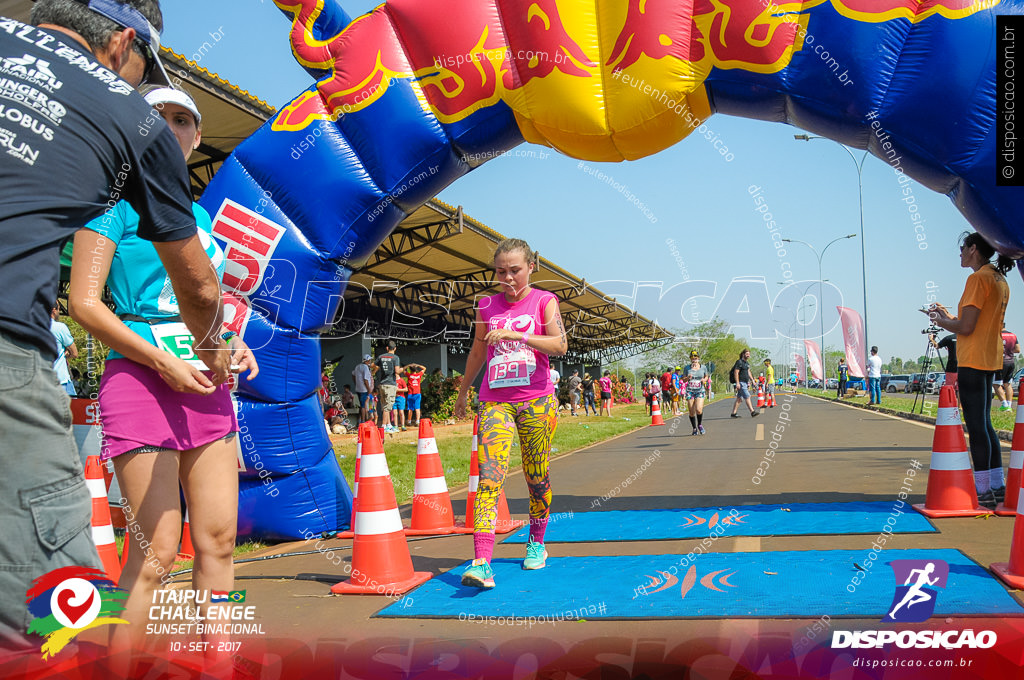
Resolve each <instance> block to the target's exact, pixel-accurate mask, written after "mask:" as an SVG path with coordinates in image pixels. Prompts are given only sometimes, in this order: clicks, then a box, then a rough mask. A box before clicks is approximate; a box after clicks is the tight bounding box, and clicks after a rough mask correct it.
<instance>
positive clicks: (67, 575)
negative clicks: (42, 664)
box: [25, 567, 128, 659]
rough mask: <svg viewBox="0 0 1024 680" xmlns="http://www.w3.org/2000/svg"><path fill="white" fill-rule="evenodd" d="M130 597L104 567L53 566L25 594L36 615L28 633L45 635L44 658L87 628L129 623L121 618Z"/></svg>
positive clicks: (30, 608) (29, 608)
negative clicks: (125, 602)
mask: <svg viewBox="0 0 1024 680" xmlns="http://www.w3.org/2000/svg"><path fill="white" fill-rule="evenodd" d="M127 597H128V591H126V590H122V589H120V588H118V587H117V586H115V585H114V583H113V582H112V581H111V580H110V578H108V577H107V575H106V574H105V573H104V572H103V570H102V569H92V568H89V567H62V568H60V569H54V570H53V571H51V572H49V573H48V574H44V575H43V576H40V577H39V578H37V579H36V580H35V581H33V582H32V587H31V588H29V590H28V592H27V593H26V595H25V599H26V602H27V603H28V611H29V613H30V614H31V615H32V616H33V620H32V623H30V624H29V627H28V632H29V633H35V634H36V635H42V636H43V637H44V638H45V639H44V640H43V644H42V647H41V649H42V652H43V658H44V659H46V658H48V657H52V656H55V655H56V654H58V653H59V652H60V651H61V650H62V649H64V647H65V646H66V645H67V644H68V643H69V642H71V640H73V639H74V638H75V636H77V635H78V634H79V633H81V632H82V631H84V630H89V629H90V628H97V627H99V626H106V625H109V624H114V623H128V622H127V621H125V620H124V619H122V618H119V617H120V614H121V612H122V611H123V610H124V600H125V599H126V598H127Z"/></svg>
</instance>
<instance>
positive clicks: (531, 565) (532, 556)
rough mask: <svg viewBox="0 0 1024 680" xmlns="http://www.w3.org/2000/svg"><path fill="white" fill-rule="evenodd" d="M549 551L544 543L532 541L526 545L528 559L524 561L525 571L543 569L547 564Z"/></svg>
mask: <svg viewBox="0 0 1024 680" xmlns="http://www.w3.org/2000/svg"><path fill="white" fill-rule="evenodd" d="M547 559H548V549H547V548H545V547H544V544H543V543H537V542H536V541H530V542H529V543H527V544H526V559H525V560H523V569H543V568H544V565H545V564H546V563H547Z"/></svg>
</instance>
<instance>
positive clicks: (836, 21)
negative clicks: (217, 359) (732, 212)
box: [202, 0, 1024, 539]
mask: <svg viewBox="0 0 1024 680" xmlns="http://www.w3.org/2000/svg"><path fill="white" fill-rule="evenodd" d="M276 4H277V5H278V7H279V8H280V9H281V10H282V11H283V12H284V13H285V14H286V15H287V16H288V17H289V18H290V19H291V21H292V24H291V33H290V37H291V44H292V50H293V52H294V55H295V57H296V59H298V61H299V62H300V63H301V64H302V65H303V67H305V68H306V69H307V70H308V71H309V73H310V74H312V75H313V76H314V78H316V79H317V82H316V83H315V84H314V85H313V86H311V87H310V88H309V89H308V90H306V91H305V92H302V93H301V94H299V96H297V97H296V98H295V99H294V100H292V101H291V102H290V103H288V104H287V105H286V106H284V107H283V108H281V110H280V111H279V113H278V114H277V115H276V117H274V118H273V119H272V120H270V121H268V122H267V123H266V124H265V125H264V126H263V127H262V128H260V129H259V130H258V131H257V132H256V133H254V134H253V135H252V136H251V137H250V138H249V139H247V140H246V141H245V142H243V143H242V144H241V145H239V146H238V147H237V149H236V150H235V151H234V153H233V154H232V155H231V157H230V158H229V159H228V160H227V161H226V162H225V163H224V165H223V167H222V168H221V170H220V172H218V173H217V175H216V176H215V177H214V178H213V180H212V181H211V183H210V185H209V187H208V188H207V190H206V193H205V195H204V196H203V199H202V203H203V205H204V207H205V208H206V209H207V210H209V212H210V214H211V215H214V233H215V235H216V237H217V238H218V239H220V241H221V242H222V244H223V245H224V246H225V251H226V253H227V258H228V267H227V272H226V274H225V277H224V281H225V286H226V287H227V288H230V289H231V291H232V293H233V297H232V298H231V300H232V304H233V307H234V312H235V313H234V324H235V328H236V330H237V331H238V332H240V333H242V334H243V335H244V337H245V340H246V342H248V343H249V345H250V346H251V347H253V348H255V349H256V352H257V356H258V358H259V360H260V368H261V370H260V374H259V376H258V377H257V378H256V379H255V380H253V381H252V382H247V381H242V384H241V385H240V386H239V388H238V403H239V416H240V425H241V427H242V437H241V438H240V439H241V443H242V450H243V456H244V459H245V464H246V469H247V470H246V472H243V473H242V482H241V491H240V507H239V533H240V534H241V535H250V536H261V537H264V538H269V539H274V538H298V537H300V536H301V535H302V532H303V531H311V532H314V533H317V532H321V531H333V530H336V529H341V528H344V527H346V526H347V524H348V521H349V515H350V506H351V494H350V492H349V490H348V486H347V484H346V482H345V480H344V478H343V477H342V475H341V472H340V470H339V468H338V465H337V462H336V460H335V457H334V453H333V451H332V448H331V444H330V442H329V440H328V438H327V436H326V432H325V429H324V426H323V419H322V414H321V412H320V408H319V404H318V401H317V397H316V394H315V392H316V390H317V389H318V388H319V386H320V349H319V343H318V342H317V337H318V334H319V333H320V332H321V331H322V330H324V329H325V328H326V327H328V326H329V325H330V324H331V322H332V320H333V319H334V318H335V315H336V313H337V311H338V308H339V304H340V303H341V301H342V295H343V293H344V291H345V288H346V282H347V281H348V279H349V277H350V275H351V274H352V272H353V270H356V269H358V268H359V267H360V266H361V265H362V264H363V263H364V262H365V261H366V260H367V258H368V257H369V256H370V255H371V253H373V251H374V250H375V249H376V248H377V247H378V245H379V244H381V242H382V241H383V240H384V238H385V237H386V236H387V235H388V234H389V233H390V232H391V231H392V230H393V229H394V228H395V226H396V225H397V224H398V223H399V222H400V221H401V220H402V219H403V218H404V217H405V216H406V215H408V214H409V213H411V212H412V211H413V210H415V209H416V208H417V207H418V206H420V205H421V204H422V203H424V202H425V201H426V200H427V199H429V198H431V197H432V196H434V195H435V194H437V193H438V192H439V191H440V190H441V189H443V188H444V187H446V186H447V185H449V184H450V183H452V182H453V181H455V180H456V179H457V178H459V177H460V176H462V175H464V174H466V173H468V172H470V171H471V170H474V169H475V168H476V167H477V166H479V165H482V164H483V162H484V161H485V160H487V159H490V158H494V157H496V156H497V155H499V154H500V153H502V152H504V151H507V150H509V149H511V148H513V147H515V146H516V145H518V144H521V143H523V142H524V141H525V142H531V143H534V144H543V145H546V146H550V147H553V148H555V149H557V150H559V151H561V152H562V153H565V154H568V155H570V156H573V157H576V158H580V159H586V160H592V161H621V160H633V159H638V158H642V157H644V156H647V155H650V154H654V153H656V152H658V151H660V150H662V149H665V148H667V147H669V146H670V145H672V144H675V143H676V142H678V141H680V140H682V139H683V138H685V137H686V136H687V135H688V134H690V133H691V132H694V131H700V126H701V125H702V124H703V121H704V120H706V119H707V118H708V117H709V116H711V115H712V114H713V113H724V114H730V115H736V116H744V117H747V118H756V119H759V120H769V121H778V122H781V123H789V124H790V125H793V126H795V127H798V128H800V129H802V130H806V131H809V132H812V133H814V134H818V135H822V136H825V137H829V138H831V139H835V140H837V141H840V142H842V143H844V144H847V145H850V146H853V147H857V148H861V149H869V150H870V151H871V153H872V154H873V155H875V156H877V157H878V158H880V159H882V160H884V161H886V162H888V163H891V164H892V165H893V167H894V168H897V169H898V170H902V172H904V173H905V174H906V175H907V176H909V177H912V178H913V179H915V180H917V181H918V182H920V183H922V184H924V185H925V186H927V187H930V188H932V189H934V190H935V191H939V192H942V193H944V194H946V195H948V196H949V197H950V199H952V201H953V202H954V204H955V205H956V207H957V208H958V209H959V210H960V211H961V212H962V213H963V215H964V216H965V217H966V218H967V220H968V221H969V222H970V223H971V224H972V225H974V227H975V228H976V229H977V230H978V231H979V232H981V233H982V234H983V235H984V236H985V237H986V238H988V239H989V240H990V241H991V242H992V243H993V244H995V245H996V246H997V247H998V249H999V250H1000V251H1001V252H1003V253H1005V254H1007V255H1010V256H1013V257H1020V256H1024V230H1022V229H1021V228H1020V226H1019V225H1020V222H1019V220H1020V218H1019V215H1020V214H1021V213H1022V209H1024V189H1021V188H1017V187H999V186H997V185H996V166H997V144H996V82H997V81H996V66H997V35H996V30H997V26H996V16H997V15H998V14H1021V13H1022V9H1024V0H1016V1H1013V2H1008V1H1005V0H1004V1H1002V2H1000V1H999V0H807V1H806V2H782V3H780V4H776V3H775V2H772V1H770V0H692V1H691V2H681V1H676V0H576V1H574V2H569V1H568V0H472V1H470V0H392V1H391V2H388V3H387V4H386V5H381V6H379V7H377V8H376V9H375V10H373V11H372V12H371V13H369V14H366V15H364V16H361V17H359V18H357V19H355V20H352V19H350V17H349V16H348V15H346V14H345V12H344V10H343V9H342V6H341V4H340V3H339V2H337V1H336V0H276Z"/></svg>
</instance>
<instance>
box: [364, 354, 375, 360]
mask: <svg viewBox="0 0 1024 680" xmlns="http://www.w3.org/2000/svg"><path fill="white" fill-rule="evenodd" d="M363 361H373V356H371V355H369V354H364V355H363Z"/></svg>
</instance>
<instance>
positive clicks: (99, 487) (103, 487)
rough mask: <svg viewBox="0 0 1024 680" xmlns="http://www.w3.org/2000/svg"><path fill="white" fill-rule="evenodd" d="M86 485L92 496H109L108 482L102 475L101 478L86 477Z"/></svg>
mask: <svg viewBox="0 0 1024 680" xmlns="http://www.w3.org/2000/svg"><path fill="white" fill-rule="evenodd" d="M85 486H86V487H87V488H88V489H89V495H90V496H91V497H93V498H106V497H107V483H106V482H104V481H103V478H102V477H100V478H99V479H86V480H85Z"/></svg>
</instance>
